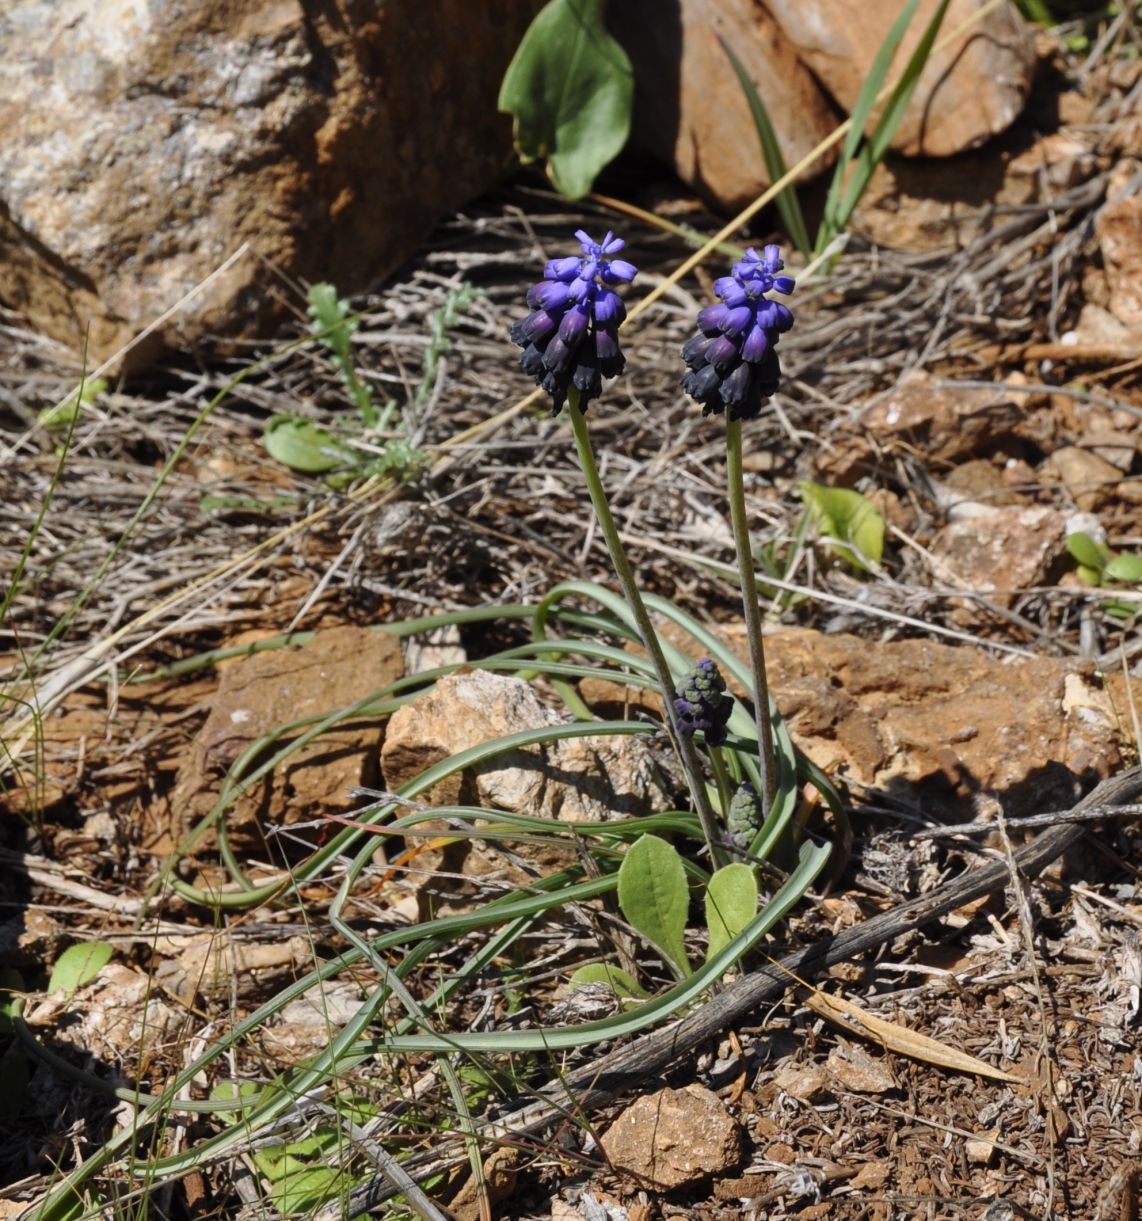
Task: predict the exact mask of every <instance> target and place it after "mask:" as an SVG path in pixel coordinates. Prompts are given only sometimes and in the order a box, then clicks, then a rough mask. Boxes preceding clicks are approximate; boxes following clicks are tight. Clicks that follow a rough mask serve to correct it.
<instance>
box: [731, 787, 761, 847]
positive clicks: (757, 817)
mask: <svg viewBox="0 0 1142 1221" xmlns="http://www.w3.org/2000/svg"><path fill="white" fill-rule="evenodd" d="M761 822H762V817H761V800H760V799H759V798H758V795H757V790H756V789H755V788H754V787H753V785H752V784H750V782H749V781H748V780H743V781H742V782H741V784H740V785H739V786H738V791H737V792H736V793H735V794H734V795H733V797H732V798H731V799H730V808H729V813H728V814H727V815H726V844H727V845H728V846H729V847H731V848H740V849H741V850H742V851H743V852H744V851H745V850H746V849H747V848H748V847H749V844H750V840H752V839H753V837H754V836H755V835H756V834H757V833H758V831H759V830H761Z"/></svg>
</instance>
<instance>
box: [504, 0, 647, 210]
mask: <svg viewBox="0 0 1142 1221" xmlns="http://www.w3.org/2000/svg"><path fill="white" fill-rule="evenodd" d="M633 97H634V74H633V72H632V71H631V66H630V60H629V59H628V58H627V55H626V52H625V51H624V50H623V49H622V47H620V46H619V44H618V43H617V42H615V40H614V39H613V38H612V37H611V36H610V35H609V34H608V33H607V31H606V28H605V27H604V25H603V0H551V3H550V4H547V5H545V6H544V7H543V8H542V9H541V10H540V12H539V13H538V15H537V16H536V18H535V20H534V21H533V22H532V23H531V25H530V26H529V27H528V30H527V33H526V34H524V36H523V41H522V42H521V43H520V45H519V49H518V50H517V51H516V53H515V56H514V57H513V59H512V62H511V63H510V64H509V65H508V70H507V72H506V73H505V74H504V80H503V84H502V85H501V86H500V98H499V108H500V110H503V111H507V112H508V113H509V114H511V115H512V116H513V117H514V120H515V123H514V126H515V144H516V151H517V152H518V153H519V157H520V160H521V161H522V162H523V163H524V164H525V165H527V164H530V163H531V162H533V161H541V160H543V159H545V158H546V160H547V172H548V176H549V177H550V178H551V181H552V182H553V183H554V184H555V187H556V189H557V190H558V191H559V193H560V194H561V195H565V196H566V197H567V198H568V199H578V198H580V197H581V196H583V195H586V193H587V192H588V191H589V190H590V189H591V185H592V184H593V183H594V181H595V177H596V176H597V175H598V173H599V171H600V170H601V169H602V168H603V166H604V165H606V164H607V162H608V161H610V160H611V158H612V157H614V156H615V155H616V154H617V153H618V152H619V150H620V149H621V148H622V146H623V145H624V144H625V143H626V139H627V135H628V134H629V132H630V113H631V102H632V99H633Z"/></svg>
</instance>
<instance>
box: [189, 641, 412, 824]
mask: <svg viewBox="0 0 1142 1221" xmlns="http://www.w3.org/2000/svg"><path fill="white" fill-rule="evenodd" d="M403 673H404V662H403V659H402V657H401V648H400V642H399V641H398V640H397V639H396V637H395V636H391V635H389V634H388V633H386V632H376V631H369V630H368V629H366V628H358V627H337V628H330V629H328V630H325V631H321V632H318V633H317V635H316V636H314V638H313V639H312V640H311V641H310V642H309V643H308V644H306V645H304V646H302V647H300V648H284V649H274V650H270V651H267V652H263V653H255V654H253V655H251V656H249V657H244V658H241V659H238V660H234V661H231V662H229V663H227V664H226V665H225V666H223V667H222V671H221V675H220V678H219V684H218V690H217V692H216V693H215V694H214V696H213V698H212V699H211V703H210V715H209V716H208V718H207V720H206V723H205V725H203V727H202V729H201V730H200V731H199V733H198V735H197V737H196V738H195V741H194V743H193V745H192V748H191V750H190V753H189V755H188V756H187V758H186V759H185V760H184V761H183V764H182V767H181V768H180V769H179V774H178V780H177V784H176V790H175V797H174V800H173V803H172V804H173V807H174V809H175V811H176V813H177V816H178V817H179V818H180V820H181V821H182V823H183V829H184V830H185V829H186V828H187V827H188V826H189V825H190V824H191V823H193V821H194V820H195V819H196V818H197V817H201V816H202V815H203V814H205V813H206V812H207V811H208V810H209V809H210V808H211V807H212V806H213V804H214V802H215V800H216V798H217V796H218V791H219V786H220V784H221V781H222V777H223V776H224V775H225V773H226V771H227V769H228V768H229V767H230V766H231V765H232V764H233V763H234V762H235V760H236V759H237V758H238V756H239V755H240V754H241V753H242V752H243V751H244V750H246V749H247V748H248V747H249V746H251V745H252V744H253V743H254V742H255V741H256V740H257V739H258V738H260V737H262V736H263V735H265V734H267V733H270V732H271V731H273V730H275V729H278V728H280V727H281V726H283V725H286V724H289V723H291V722H294V721H297V720H300V719H302V718H306V717H315V716H320V715H322V714H326V713H331V712H335V711H337V710H338V709H340V708H346V707H349V706H350V705H352V704H356V703H358V702H359V701H361V700H363V699H366V698H367V697H368V696H369V695H371V694H372V693H373V692H374V691H376V690H378V689H379V688H381V687H384V686H387V685H388V684H389V683H392V682H395V681H396V680H397V679H399V678H400V677H401V676H402V675H403ZM382 734H383V724H382V721H381V720H380V718H378V717H370V718H365V717H358V718H357V719H356V720H353V721H350V722H348V723H345V724H341V725H338V726H336V727H335V728H333V729H330V730H328V731H326V732H325V733H323V734H321V735H319V736H318V737H317V738H315V739H314V740H313V741H312V742H309V743H307V744H306V745H304V746H302V747H300V748H299V749H298V750H297V751H296V752H294V754H292V755H291V756H290V757H289V759H288V760H286V761H285V762H284V763H283V764H282V765H281V766H280V767H279V768H278V769H276V771H275V772H274V773H273V774H272V775H271V776H269V777H267V778H265V779H264V780H263V781H262V782H261V783H260V784H258V785H256V786H255V787H254V788H253V789H252V790H251V791H250V792H249V793H247V794H244V795H243V797H242V798H240V799H239V802H238V805H237V807H236V809H235V813H234V816H233V819H232V822H231V826H232V828H233V827H241V826H243V825H246V824H248V823H249V822H250V820H252V819H255V818H256V819H257V820H259V821H262V822H269V823H271V824H277V823H290V822H297V821H300V820H301V819H305V818H314V817H318V816H319V815H320V814H322V813H324V812H327V811H332V812H334V813H344V812H345V811H347V810H349V809H352V808H353V806H354V804H355V801H354V799H353V798H352V797H350V795H349V793H348V789H349V788H350V786H352V785H369V784H371V783H373V781H374V780H375V778H376V769H377V756H378V752H379V750H380V745H381V738H382Z"/></svg>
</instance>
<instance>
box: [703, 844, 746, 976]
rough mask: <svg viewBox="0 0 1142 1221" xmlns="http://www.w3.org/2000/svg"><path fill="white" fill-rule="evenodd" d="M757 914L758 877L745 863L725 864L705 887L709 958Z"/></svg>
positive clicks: (721, 948) (723, 947)
mask: <svg viewBox="0 0 1142 1221" xmlns="http://www.w3.org/2000/svg"><path fill="white" fill-rule="evenodd" d="M756 915H757V878H756V877H755V876H754V872H753V870H752V869H751V868H750V867H749V866H748V865H743V864H742V863H741V862H740V861H735V862H734V863H733V864H731V865H724V866H723V867H722V868H721V869H719V870H718V872H717V873H715V874H714V876H713V877H712V878H711V879H710V884H709V886H707V887H706V927H707V928H708V929H709V930H710V943H709V946H708V948H707V950H706V959H707V961H709V960H710V959H711V958H714V957H715V956H716V955H718V954H720V953H721V952H722V950H723V949H725V947H726V946H727V945H729V943H730V942H731V941H732V940H733V939H734V938H735V937H736V936H737V935H738V934H739V933H740V932H741V931H742V929H744V928H747V927H748V926H749V922H750V921H751V920H752V919H753V918H754V916H756Z"/></svg>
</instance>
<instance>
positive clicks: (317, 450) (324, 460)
mask: <svg viewBox="0 0 1142 1221" xmlns="http://www.w3.org/2000/svg"><path fill="white" fill-rule="evenodd" d="M262 439H263V442H264V444H265V447H266V449H267V450H268V451H269V454H270V457H271V458H274V459H276V460H277V461H278V462H280V463H281V464H282V465H283V466H288V467H289V468H290V470H294V471H304V472H305V473H306V474H307V475H320V474H321V473H322V472H324V471H331V470H332V469H333V468H334V467H335V466H344V465H345V463H346V462H348V461H351V460H352V455H351V454H350V453H349V452H348V451H347V450H345V449H343V448H342V447H341V446H340V444H339V443H338V441H337V438H336V437H335V436H334V435H333V434H332V433H331V432H330V431H329V430H328V429H327V428H322V427H321V426H320V425H319V424H314V423H313V422H312V421H310V420H303V419H301V418H300V416H291V415H276V416H273V417H272V418H271V419H270V420H269V421H268V422H267V423H266V432H265V436H264V437H263V438H262Z"/></svg>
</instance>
